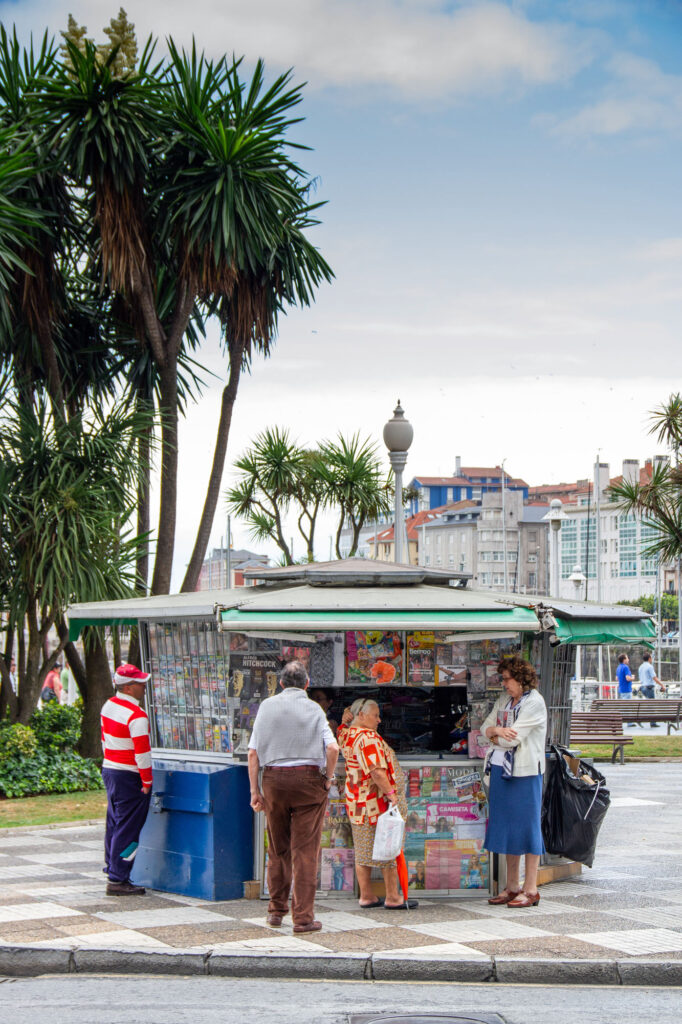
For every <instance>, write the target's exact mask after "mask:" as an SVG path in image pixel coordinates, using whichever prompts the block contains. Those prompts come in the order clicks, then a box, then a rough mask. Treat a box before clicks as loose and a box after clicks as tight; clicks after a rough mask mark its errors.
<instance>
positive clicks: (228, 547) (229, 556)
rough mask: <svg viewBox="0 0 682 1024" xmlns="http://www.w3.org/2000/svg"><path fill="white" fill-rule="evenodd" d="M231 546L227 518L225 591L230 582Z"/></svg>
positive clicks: (228, 587) (230, 531) (228, 520)
mask: <svg viewBox="0 0 682 1024" xmlns="http://www.w3.org/2000/svg"><path fill="white" fill-rule="evenodd" d="M231 546H232V529H231V525H230V517H229V516H228V517H227V545H226V547H225V575H226V577H227V582H226V584H225V589H226V590H229V589H230V586H231V583H230V580H231V578H232V556H231V553H230V547H231Z"/></svg>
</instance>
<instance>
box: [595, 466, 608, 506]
mask: <svg viewBox="0 0 682 1024" xmlns="http://www.w3.org/2000/svg"><path fill="white" fill-rule="evenodd" d="M594 481H595V486H596V485H597V481H599V497H600V498H601V496H602V495H603V494H604V491H605V490H606V489H607V488H608V486H609V464H608V462H595V464H594Z"/></svg>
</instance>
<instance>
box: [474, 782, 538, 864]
mask: <svg viewBox="0 0 682 1024" xmlns="http://www.w3.org/2000/svg"><path fill="white" fill-rule="evenodd" d="M488 804H489V818H488V828H487V829H486V833H485V842H484V843H483V845H484V846H485V848H486V850H489V851H490V853H511V854H516V855H520V854H524V853H544V852H545V844H544V843H543V841H542V831H541V829H540V807H541V804H542V775H522V776H520V777H519V778H511V779H503V778H502V767H501V766H500V765H499V764H493V765H491V766H490V792H489V794H488Z"/></svg>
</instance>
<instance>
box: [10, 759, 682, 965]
mask: <svg viewBox="0 0 682 1024" xmlns="http://www.w3.org/2000/svg"><path fill="white" fill-rule="evenodd" d="M673 768H674V774H673V773H672V772H671V769H673ZM643 770H644V771H643ZM646 770H648V772H647V771H646ZM652 770H655V774H657V776H658V784H657V789H656V791H657V793H658V794H659V795H658V796H657V798H656V801H655V803H654V801H652V800H651V799H650V798H649V799H647V797H646V796H645V793H647V792H649V791H650V790H651V785H650V782H649V783H647V784H645V772H646V776H647V777H649V779H650V776H651V771H652ZM637 772H639V773H640V775H639V776H637V774H636V773H637ZM680 774H682V769H679V768H678V767H677V766H673V765H647V766H643V765H637V766H628V765H626V766H624V767H620V766H619V767H618V768H617V769H614V770H612V771H611V772H610V775H611V777H612V778H614V781H615V785H612V791H613V794H614V797H615V799H614V801H613V806H612V808H611V810H610V812H609V814H608V815H607V818H606V822H605V825H604V830H603V835H602V839H601V841H600V847H599V856H598V859H597V863H596V865H595V868H594V869H593V870H592V871H588V870H587V869H585V870H584V872H583V874H582V875H581V876H579V877H577V878H575V879H571V880H567V881H562V882H557V883H554V884H549V885H546V886H543V887H542V890H541V900H540V904H539V906H538V907H534V908H531V909H528V910H516V911H514V910H509V909H507V908H506V907H491V906H489V905H488V904H487V902H486V901H485V900H484V899H478V898H474V899H463V900H454V899H450V900H446V901H443V900H435V899H431V900H429V899H423V900H421V901H420V905H419V908H418V909H417V910H413V911H408V912H399V911H396V912H391V911H389V910H384V909H381V908H379V909H376V910H371V911H366V910H360V909H358V906H357V903H356V902H355V901H354V900H353V899H349V898H342V899H327V900H321V901H319V902H318V904H317V917H318V918H319V920H320V921H321V922H322V925H323V927H322V931H321V932H318V933H314V934H311V935H306V936H304V937H303V936H302V937H299V936H295V935H293V933H292V926H291V922H290V919H285V922H284V924H283V925H282V927H281V928H277V929H275V928H269V927H268V926H267V924H266V921H265V915H266V904H265V903H263V902H259V901H247V900H234V901H228V902H221V903H209V902H203V901H200V900H195V899H191V898H189V897H184V896H175V895H171V894H168V893H160V892H150V893H148V894H147V895H146V896H144V897H135V896H126V897H115V896H106V895H105V878H104V875H103V874H102V834H103V828H102V826H101V825H83V826H73V827H62V828H51V829H43V830H33V831H23V832H20V831H17V832H12V831H6V832H0V945H22V946H36V947H50V948H56V947H62V948H64V947H67V948H70V947H71V948H91V949H93V948H94V949H98V948H99V949H101V948H106V949H124V950H125V949H128V950H132V949H139V950H153V949H162V950H165V951H170V950H173V949H176V950H180V949H182V950H193V951H199V952H209V951H214V952H227V951H234V952H240V951H247V950H249V951H254V950H258V951H261V952H273V953H276V952H278V951H292V952H296V951H298V952H304V951H306V950H309V951H315V952H324V951H333V952H356V953H359V952H362V953H387V952H390V953H392V954H396V955H401V956H406V957H410V958H414V959H421V958H428V957H431V956H436V957H438V958H441V959H442V958H443V957H446V958H447V957H452V958H455V959H460V958H465V959H468V960H472V959H474V960H475V959H476V958H478V957H480V958H485V957H488V956H489V955H505V956H523V955H528V956H531V957H533V958H537V957H543V956H544V957H552V958H554V957H560V958H564V959H576V958H577V959H585V958H597V959H601V958H613V957H614V956H616V957H618V958H619V959H620V958H629V957H632V958H637V957H646V958H647V959H651V958H656V959H679V958H680V955H681V954H682V894H681V892H680V890H679V889H677V888H675V887H674V886H675V880H676V878H677V877H679V876H680V872H679V856H680V855H679V843H678V838H677V837H678V836H679V834H680V828H679V826H680V811H679V809H678V806H679V803H680V802H679V801H678V800H676V798H675V791H677V792H679V782H678V776H679V775H680ZM609 781H611V779H610V780H609ZM626 783H627V784H628V790H627V793H628V795H627V796H622V797H621V798H620V800H621V802H620V803H619V797H618V796H617V791H619V792H621V793H623V792H624V790H623V789H622V786H623V785H625V784H626ZM638 791H640V792H641V795H639V793H638Z"/></svg>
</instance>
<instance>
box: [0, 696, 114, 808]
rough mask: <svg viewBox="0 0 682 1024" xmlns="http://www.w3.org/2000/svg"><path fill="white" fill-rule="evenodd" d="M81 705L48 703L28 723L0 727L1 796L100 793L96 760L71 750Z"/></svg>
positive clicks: (78, 732) (79, 722) (73, 744)
mask: <svg viewBox="0 0 682 1024" xmlns="http://www.w3.org/2000/svg"><path fill="white" fill-rule="evenodd" d="M81 721H82V707H81V705H80V702H77V703H76V704H74V705H72V706H70V707H69V706H66V705H59V704H47V705H46V706H45V707H44V708H43V709H42V711H36V712H35V714H34V715H33V716H32V717H31V724H30V725H18V724H15V725H10V724H9V723H7V722H5V723H2V724H0V795H2V796H5V797H18V796H38V795H39V794H41V793H76V792H78V791H81V790H85V789H102V777H101V775H100V765H99V762H97V761H94V760H92V759H90V758H86V757H81V756H80V754H77V753H76V751H75V749H74V748H75V747H76V744H77V743H78V740H79V738H80V731H81Z"/></svg>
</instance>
